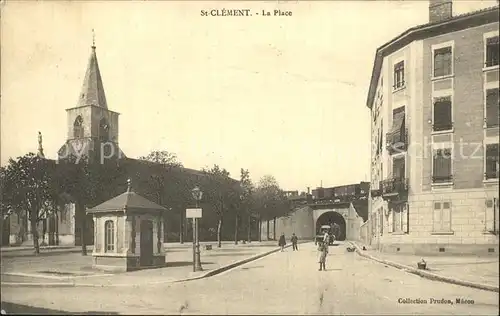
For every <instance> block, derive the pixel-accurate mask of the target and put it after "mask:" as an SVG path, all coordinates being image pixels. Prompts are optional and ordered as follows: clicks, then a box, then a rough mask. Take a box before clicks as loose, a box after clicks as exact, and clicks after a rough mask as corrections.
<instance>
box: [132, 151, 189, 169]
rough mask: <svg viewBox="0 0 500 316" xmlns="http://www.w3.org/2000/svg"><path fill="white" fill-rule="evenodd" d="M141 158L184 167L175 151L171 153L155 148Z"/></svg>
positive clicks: (170, 165)
mask: <svg viewBox="0 0 500 316" xmlns="http://www.w3.org/2000/svg"><path fill="white" fill-rule="evenodd" d="M139 159H140V160H145V161H149V162H154V163H158V164H162V165H165V166H169V167H178V168H182V167H183V165H182V163H181V162H180V161H179V160H178V159H177V155H176V154H174V153H170V152H168V151H166V150H154V151H152V152H150V153H149V154H148V155H147V156H142V157H140V158H139Z"/></svg>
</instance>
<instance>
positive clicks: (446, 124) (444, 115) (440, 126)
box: [432, 96, 453, 132]
mask: <svg viewBox="0 0 500 316" xmlns="http://www.w3.org/2000/svg"><path fill="white" fill-rule="evenodd" d="M451 111H452V110H451V97H449V96H448V97H441V98H435V99H434V113H433V120H434V124H433V125H432V129H433V131H435V132H439V131H449V130H451V129H452V128H453V122H452V118H451V116H452V113H451Z"/></svg>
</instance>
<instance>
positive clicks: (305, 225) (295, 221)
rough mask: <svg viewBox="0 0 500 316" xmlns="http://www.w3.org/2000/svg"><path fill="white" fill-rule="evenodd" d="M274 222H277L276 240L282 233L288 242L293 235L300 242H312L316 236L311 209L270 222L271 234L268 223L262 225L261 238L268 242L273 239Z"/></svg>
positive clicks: (306, 208) (305, 208)
mask: <svg viewBox="0 0 500 316" xmlns="http://www.w3.org/2000/svg"><path fill="white" fill-rule="evenodd" d="M274 221H276V238H279V236H280V234H281V233H284V234H285V237H286V238H287V241H288V240H289V239H290V236H292V234H293V233H295V235H296V236H297V237H298V238H299V240H312V239H313V236H314V225H313V219H312V210H311V209H310V208H309V207H307V206H306V207H302V208H298V209H296V210H295V211H294V212H293V213H292V214H290V216H286V217H280V218H276V219H275V220H273V219H271V220H269V234H268V233H267V221H262V223H261V238H262V240H267V239H268V236H269V239H272V238H273V228H274Z"/></svg>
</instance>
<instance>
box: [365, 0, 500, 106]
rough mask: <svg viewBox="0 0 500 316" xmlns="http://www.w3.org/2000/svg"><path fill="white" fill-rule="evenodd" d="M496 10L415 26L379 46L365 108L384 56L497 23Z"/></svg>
mask: <svg viewBox="0 0 500 316" xmlns="http://www.w3.org/2000/svg"><path fill="white" fill-rule="evenodd" d="M498 8H499V6H494V7H489V8H486V9H482V10H478V11H473V12H469V13H465V14H460V15H456V16H454V17H452V18H450V19H446V20H442V21H437V22H432V23H426V24H422V25H417V26H415V27H412V28H410V29H408V30H406V31H404V32H403V33H401V34H400V35H398V36H396V37H395V38H393V39H391V40H390V41H389V42H387V43H385V44H384V45H382V46H380V47H379V48H378V49H377V51H376V53H375V61H374V63H373V69H372V76H371V79H370V88H369V90H368V97H367V99H366V106H367V107H368V108H370V109H371V107H372V104H373V100H374V98H375V91H376V89H377V84H378V80H379V76H380V71H381V68H382V62H383V59H384V57H385V56H387V55H389V54H391V53H393V52H395V51H396V50H398V49H400V48H402V47H404V46H406V45H408V44H410V43H411V42H413V41H416V40H420V39H425V38H430V37H434V36H438V35H442V34H447V33H452V32H456V31H459V30H463V29H467V28H471V27H476V26H480V25H485V24H489V23H494V22H498V20H499V17H498Z"/></svg>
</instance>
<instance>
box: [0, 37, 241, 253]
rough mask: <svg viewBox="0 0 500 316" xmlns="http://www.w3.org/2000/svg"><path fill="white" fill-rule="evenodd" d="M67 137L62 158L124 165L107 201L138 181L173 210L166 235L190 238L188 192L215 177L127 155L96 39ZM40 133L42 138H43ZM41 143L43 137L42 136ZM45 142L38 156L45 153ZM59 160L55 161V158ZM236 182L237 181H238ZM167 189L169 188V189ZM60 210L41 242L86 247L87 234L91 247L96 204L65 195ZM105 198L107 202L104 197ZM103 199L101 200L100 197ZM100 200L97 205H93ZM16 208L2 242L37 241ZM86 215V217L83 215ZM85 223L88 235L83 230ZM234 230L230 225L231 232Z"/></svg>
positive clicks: (139, 188)
mask: <svg viewBox="0 0 500 316" xmlns="http://www.w3.org/2000/svg"><path fill="white" fill-rule="evenodd" d="M66 113H67V132H66V141H65V143H64V144H63V145H62V146H61V147H60V149H59V151H58V160H59V161H63V160H64V159H69V157H73V158H75V157H76V159H79V160H80V159H82V160H83V159H86V158H84V157H87V158H88V161H89V162H91V163H99V164H104V163H106V162H107V161H113V162H116V163H117V164H118V165H119V168H120V176H119V177H117V178H116V179H114V180H113V183H112V184H111V185H110V187H112V188H113V189H112V192H104V193H103V195H104V196H103V197H102V198H104V199H106V200H107V199H109V198H112V197H113V196H114V195H116V194H117V193H118V192H123V191H124V190H125V189H126V184H127V179H130V180H131V181H132V182H133V183H134V187H135V191H136V192H137V193H138V194H141V195H142V196H144V197H146V198H148V199H151V200H153V201H155V202H157V203H158V204H160V205H162V206H165V207H166V208H167V209H169V210H170V214H168V215H167V216H166V217H165V218H164V221H165V222H164V227H165V230H164V237H165V238H164V239H165V240H167V241H168V240H172V241H173V240H179V238H181V237H180V234H181V233H180V232H181V231H182V235H183V236H186V237H188V238H190V236H191V233H190V229H191V225H189V223H188V221H187V220H186V218H185V215H184V211H185V209H186V208H187V207H193V205H191V204H193V203H194V201H193V199H192V197H191V196H190V195H189V190H187V193H186V189H185V188H193V187H194V186H195V185H197V184H199V183H206V181H210V179H209V178H208V177H207V176H206V174H205V173H204V172H202V171H198V170H193V169H189V168H182V167H169V168H165V166H164V165H161V164H156V163H152V162H148V161H144V160H139V159H133V158H128V157H126V156H125V154H124V153H123V151H122V150H121V148H120V146H119V116H120V113H118V112H114V111H112V110H110V109H108V104H107V101H106V94H105V91H104V85H103V80H102V76H101V72H100V70H99V63H98V60H97V53H96V46H95V43H93V44H92V46H91V53H90V58H89V61H88V65H87V70H86V73H85V77H84V80H83V86H82V89H81V91H80V94H79V95H78V101H77V103H76V106H75V107H72V108H69V109H67V110H66ZM40 137H41V136H40ZM39 142H40V143H41V139H40V140H39ZM42 151H43V149H41V144H40V148H39V154H42V155H43V153H42ZM54 162H55V161H54ZM153 176H155V177H162V179H163V181H164V183H163V191H161V192H160V191H159V189H158V187H157V186H155V184H152V183H151V182H152V181H151V179H152V177H153ZM238 183H239V182H238V181H236V180H234V184H235V185H238ZM166 188H168V190H167V189H166ZM61 196H62V200H63V201H64V202H61V205H60V207H59V209H60V211H59V212H55V213H54V214H53V215H51V216H48V217H47V218H46V219H44V220H42V221H41V222H40V223H39V225H38V226H39V227H38V235H39V239H40V244H41V245H75V246H79V245H81V236H82V235H83V236H85V237H84V238H85V244H86V245H92V244H93V242H94V240H93V238H94V225H93V220H92V216H87V215H84V214H85V208H90V207H92V206H94V205H80V206H79V205H78V204H77V203H75V201H74V200H73V197H71V196H70V195H69V194H66V193H62V194H61ZM103 201H104V200H103ZM101 202H102V201H101ZM94 204H95V203H94ZM20 214H21V215H19V214H16V213H15V212H13V213H12V214H11V215H10V216H9V217H8V218H7V219H6V223H5V225H4V229H3V231H2V234H3V236H5V237H8V238H2V240H3V241H2V243H3V246H5V245H23V244H24V245H29V244H32V235H31V227H30V225H29V223H28V220H27V219H26V216H23V215H22V213H20ZM84 216H86V217H84ZM204 222H205V225H206V226H207V227H203V223H202V227H200V229H201V231H200V234H202V233H203V232H204V231H205V230H206V231H208V230H209V228H208V226H210V227H212V226H213V223H208V222H207V221H204ZM82 227H84V234H82V231H81V230H82ZM227 231H228V233H229V229H228V230H227Z"/></svg>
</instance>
